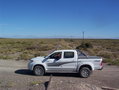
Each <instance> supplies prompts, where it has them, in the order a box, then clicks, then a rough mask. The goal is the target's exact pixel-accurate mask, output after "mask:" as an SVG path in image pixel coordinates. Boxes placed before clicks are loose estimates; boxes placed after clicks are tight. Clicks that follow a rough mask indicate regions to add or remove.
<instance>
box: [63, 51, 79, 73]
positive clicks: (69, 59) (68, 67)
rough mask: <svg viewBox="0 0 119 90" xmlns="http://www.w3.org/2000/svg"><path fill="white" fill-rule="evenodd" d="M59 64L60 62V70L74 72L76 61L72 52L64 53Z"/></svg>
mask: <svg viewBox="0 0 119 90" xmlns="http://www.w3.org/2000/svg"><path fill="white" fill-rule="evenodd" d="M61 62H62V70H63V71H64V72H75V71H76V65H77V59H76V57H75V53H74V52H73V51H64V53H63V58H62V59H61Z"/></svg>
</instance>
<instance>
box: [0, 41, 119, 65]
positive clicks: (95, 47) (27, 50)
mask: <svg viewBox="0 0 119 90" xmlns="http://www.w3.org/2000/svg"><path fill="white" fill-rule="evenodd" d="M59 49H80V50H81V51H83V52H85V53H86V54H88V55H93V56H94V55H96V56H101V57H103V59H104V62H108V63H109V64H115V65H119V39H85V40H82V39H0V59H5V60H28V59H30V58H32V57H36V56H46V55H48V53H50V52H52V51H54V50H59Z"/></svg>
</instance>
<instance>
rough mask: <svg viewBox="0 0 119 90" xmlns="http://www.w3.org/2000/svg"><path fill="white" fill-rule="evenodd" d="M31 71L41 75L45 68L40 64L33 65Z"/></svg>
mask: <svg viewBox="0 0 119 90" xmlns="http://www.w3.org/2000/svg"><path fill="white" fill-rule="evenodd" d="M33 72H34V74H35V75H36V76H43V75H44V73H45V70H44V68H43V67H42V66H35V67H34V69H33Z"/></svg>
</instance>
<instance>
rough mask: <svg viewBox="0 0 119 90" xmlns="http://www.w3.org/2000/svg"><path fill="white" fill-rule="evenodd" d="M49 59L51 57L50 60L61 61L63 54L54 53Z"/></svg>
mask: <svg viewBox="0 0 119 90" xmlns="http://www.w3.org/2000/svg"><path fill="white" fill-rule="evenodd" d="M49 57H50V59H56V58H58V59H60V58H61V57H62V52H56V53H53V54H52V55H50V56H49Z"/></svg>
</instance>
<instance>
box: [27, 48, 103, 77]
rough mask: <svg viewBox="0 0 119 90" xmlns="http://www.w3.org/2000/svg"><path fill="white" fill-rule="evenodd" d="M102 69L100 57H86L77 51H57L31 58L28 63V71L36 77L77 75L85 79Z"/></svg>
mask: <svg viewBox="0 0 119 90" xmlns="http://www.w3.org/2000/svg"><path fill="white" fill-rule="evenodd" d="M102 68H103V66H102V58H101V57H97V56H87V55H86V54H84V53H82V52H81V51H78V50H57V51H54V52H52V53H51V54H49V55H48V56H45V57H44V56H42V57H35V58H32V59H31V60H29V63H28V69H29V70H32V71H33V72H34V74H35V75H37V76H42V75H44V74H45V73H78V74H80V76H81V77H83V78H87V77H89V76H90V74H91V72H92V71H93V70H96V69H102Z"/></svg>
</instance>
